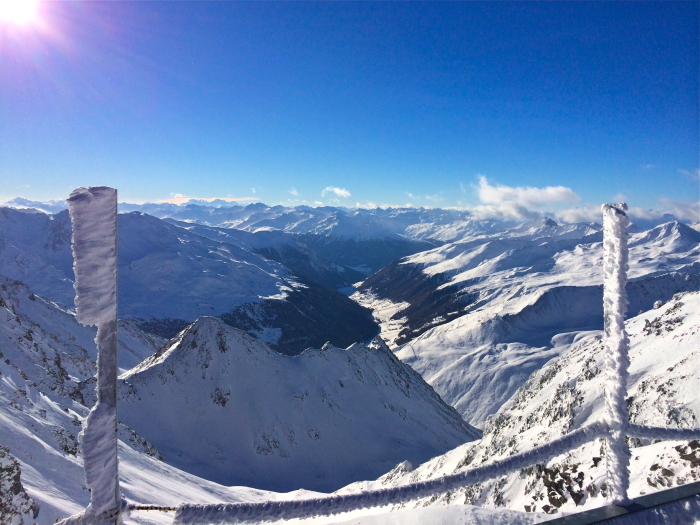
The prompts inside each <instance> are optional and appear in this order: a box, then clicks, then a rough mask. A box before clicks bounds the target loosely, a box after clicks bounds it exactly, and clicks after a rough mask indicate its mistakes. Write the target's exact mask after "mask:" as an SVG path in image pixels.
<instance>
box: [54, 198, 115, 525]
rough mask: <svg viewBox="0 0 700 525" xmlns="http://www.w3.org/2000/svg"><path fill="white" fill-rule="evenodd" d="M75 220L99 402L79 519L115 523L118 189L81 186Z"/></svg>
mask: <svg viewBox="0 0 700 525" xmlns="http://www.w3.org/2000/svg"><path fill="white" fill-rule="evenodd" d="M67 200H68V203H69V204H70V216H71V220H72V222H73V239H72V250H73V259H74V263H73V268H74V270H75V292H76V295H75V305H76V310H77V319H78V321H79V322H80V323H81V324H83V325H97V337H96V338H95V342H96V343H97V348H98V354H97V403H96V404H95V406H94V407H93V408H92V410H91V411H90V414H89V415H88V417H87V421H86V425H85V427H84V429H83V432H82V446H83V460H84V464H85V479H86V481H87V486H88V488H89V489H90V498H91V499H90V505H89V506H88V508H87V509H86V510H85V513H84V515H83V516H82V518H79V521H80V522H81V523H90V524H96V525H97V524H106V523H117V522H118V521H119V514H120V510H121V507H122V498H121V495H120V492H119V477H118V469H117V371H118V369H117V190H115V189H113V188H108V187H105V186H98V187H92V188H78V189H77V190H75V191H73V193H71V195H70V197H69V198H68V199H67Z"/></svg>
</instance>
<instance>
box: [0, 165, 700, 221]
mask: <svg viewBox="0 0 700 525" xmlns="http://www.w3.org/2000/svg"><path fill="white" fill-rule="evenodd" d="M461 190H462V193H463V194H464V196H465V197H466V198H465V201H458V206H445V205H443V206H436V204H443V203H444V204H447V203H446V202H445V197H443V196H442V195H441V194H436V195H423V196H421V195H420V194H417V193H411V192H408V191H407V192H405V195H407V196H408V197H409V198H410V201H409V202H404V203H396V202H393V203H386V202H380V201H375V200H374V199H371V198H370V199H366V200H364V202H363V201H361V200H356V201H355V205H354V208H357V209H369V210H372V209H377V208H381V209H385V210H386V209H389V208H421V207H422V208H426V209H432V208H443V209H454V210H459V211H463V212H468V213H469V214H470V215H471V216H472V217H473V218H474V219H482V220H488V219H503V220H534V219H539V218H543V217H552V218H555V219H557V220H558V221H559V222H566V223H574V222H600V221H601V220H602V216H601V212H600V205H601V204H602V203H590V202H583V199H582V198H581V197H580V196H579V195H578V194H577V193H576V192H575V191H574V190H573V189H571V188H569V187H567V186H545V187H539V188H538V187H533V186H508V185H505V184H499V183H497V182H495V181H493V180H489V179H488V178H487V177H486V176H484V175H479V176H478V182H476V183H475V184H473V185H471V186H467V185H464V184H463V185H461ZM288 192H289V194H291V195H292V196H293V197H294V199H293V200H292V199H290V200H289V201H288V202H287V203H286V204H284V203H279V205H281V206H288V207H294V206H298V205H308V206H313V207H317V206H344V207H346V208H352V207H353V206H352V204H350V203H347V204H344V203H343V201H341V199H349V198H351V197H352V196H353V193H352V192H351V191H350V190H348V189H347V188H341V187H336V186H326V187H325V188H323V190H321V198H322V199H323V201H319V200H313V201H307V200H305V199H303V197H302V192H301V191H299V190H298V189H297V188H295V187H292V188H291V189H290V190H288ZM469 197H471V199H469ZM474 198H475V199H474ZM470 200H471V202H472V203H470V202H469V201H470ZM254 201H259V202H262V199H258V198H257V197H230V196H228V197H211V198H195V197H187V196H184V195H182V194H179V193H172V194H170V198H169V199H165V200H160V201H157V202H158V203H162V204H172V205H188V204H199V205H204V206H206V205H209V206H214V207H220V206H232V205H243V206H245V205H246V204H248V203H249V202H254ZM474 201H476V203H475V204H473V202H474ZM608 201H609V202H613V201H614V202H617V201H626V202H627V203H628V204H629V205H630V208H629V212H628V213H629V215H630V217H631V218H632V220H637V221H640V220H641V221H658V220H661V219H664V217H666V218H668V217H669V216H673V217H675V218H676V219H678V220H681V221H683V222H691V223H697V222H700V202H699V201H698V200H695V201H678V200H673V199H669V198H666V197H663V196H662V197H659V198H658V201H657V204H656V205H655V206H654V207H652V208H642V207H639V206H634V204H635V203H634V202H633V201H630V200H628V199H626V197H625V196H624V195H621V194H618V195H615V196H613V197H611V198H610V199H608ZM346 202H347V201H346ZM572 204H573V205H574V206H572ZM2 205H5V206H11V207H15V208H31V207H35V208H38V209H41V210H42V211H46V212H48V213H56V212H58V211H60V210H61V209H65V208H66V207H67V206H66V205H65V203H64V201H59V200H55V201H47V202H39V201H33V200H29V199H26V198H23V197H17V198H14V199H12V200H9V201H7V202H6V203H4V204H2Z"/></svg>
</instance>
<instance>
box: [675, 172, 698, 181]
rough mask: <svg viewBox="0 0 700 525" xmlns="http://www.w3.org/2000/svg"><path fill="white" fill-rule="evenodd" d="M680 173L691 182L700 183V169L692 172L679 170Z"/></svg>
mask: <svg viewBox="0 0 700 525" xmlns="http://www.w3.org/2000/svg"><path fill="white" fill-rule="evenodd" d="M678 173H680V174H681V175H685V176H686V177H688V178H689V179H690V180H694V181H700V169H696V170H691V171H688V170H682V169H679V170H678Z"/></svg>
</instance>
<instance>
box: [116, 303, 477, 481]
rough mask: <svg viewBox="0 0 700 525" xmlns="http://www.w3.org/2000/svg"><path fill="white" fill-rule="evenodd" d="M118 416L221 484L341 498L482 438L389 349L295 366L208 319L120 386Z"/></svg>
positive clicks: (305, 360) (326, 352) (335, 352)
mask: <svg viewBox="0 0 700 525" xmlns="http://www.w3.org/2000/svg"><path fill="white" fill-rule="evenodd" d="M120 419H121V421H123V422H124V423H125V424H127V425H128V426H129V427H130V428H133V429H134V430H136V431H137V432H138V433H139V434H140V435H142V436H143V437H144V438H145V439H147V440H148V441H149V442H151V443H153V444H154V445H155V446H156V447H157V448H158V450H159V451H160V452H161V454H162V455H163V458H164V460H165V461H167V462H168V463H171V464H173V465H175V466H176V467H178V468H180V469H182V470H185V471H187V472H190V473H193V474H195V475H197V476H200V477H203V478H206V479H210V480H213V481H216V482H217V483H221V484H224V485H246V486H251V487H256V488H262V489H268V490H276V491H289V490H292V489H297V488H300V487H303V488H305V489H311V490H323V491H330V490H335V489H337V488H339V487H341V486H343V485H344V484H347V483H349V482H351V481H353V480H359V479H370V478H371V477H373V476H375V477H376V476H377V475H379V474H380V473H381V472H384V471H386V470H388V469H389V468H391V466H393V465H396V464H397V463H399V462H401V461H404V460H410V461H413V462H419V461H424V460H426V459H428V458H430V457H433V456H435V455H437V454H440V453H443V452H445V451H447V450H449V449H451V448H454V447H455V446H457V445H459V444H461V443H464V442H466V441H471V440H473V439H476V438H477V437H478V436H479V433H478V431H476V430H475V429H474V428H472V427H470V426H469V425H467V424H466V423H465V422H464V421H463V420H462V419H461V418H460V417H459V415H458V414H457V413H456V412H455V411H454V409H452V408H451V407H449V406H447V405H445V404H444V403H443V402H442V400H441V399H440V398H439V397H438V396H437V395H436V394H435V392H434V391H433V390H432V388H430V387H429V386H428V385H427V384H425V382H424V381H423V380H422V379H421V378H420V376H419V375H418V374H416V373H415V372H413V371H412V370H411V369H410V368H409V367H407V366H405V365H403V364H402V363H401V362H400V361H399V360H398V359H396V358H395V357H394V356H393V354H392V353H391V351H389V350H388V348H386V347H385V346H384V345H383V343H381V342H378V343H377V344H376V345H374V346H371V347H368V346H365V345H361V344H355V345H352V346H350V347H349V348H348V349H346V350H344V349H340V348H336V347H333V346H332V345H326V346H324V348H323V349H320V350H312V349H309V350H306V351H305V352H304V353H302V354H301V355H298V356H294V357H289V356H285V355H282V354H279V353H277V352H274V351H273V350H271V349H270V348H268V347H267V346H266V345H265V344H264V343H261V342H260V341H258V340H256V339H253V338H251V337H250V336H248V335H247V334H245V333H244V332H241V331H239V330H236V329H234V328H231V327H230V326H228V325H226V324H225V323H223V322H222V321H221V320H219V319H217V318H213V317H208V318H207V317H205V318H200V319H199V320H198V321H197V322H196V323H194V324H192V325H191V326H190V327H189V328H188V329H187V330H185V331H183V332H182V333H181V334H180V335H179V336H178V337H177V338H176V339H174V340H173V341H171V342H170V344H169V346H167V347H164V348H163V349H161V351H160V352H159V353H158V354H156V355H154V356H153V357H152V358H149V359H147V360H146V361H144V362H143V363H142V364H141V365H139V366H138V367H136V368H135V369H133V370H131V371H130V372H129V373H128V374H126V375H124V376H122V377H121V379H120Z"/></svg>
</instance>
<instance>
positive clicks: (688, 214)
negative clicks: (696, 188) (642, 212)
mask: <svg viewBox="0 0 700 525" xmlns="http://www.w3.org/2000/svg"><path fill="white" fill-rule="evenodd" d="M661 205H662V206H663V210H664V213H670V214H672V215H674V216H675V217H676V218H678V219H680V220H682V221H691V222H700V202H698V201H694V202H693V201H691V202H686V201H674V200H672V199H666V198H664V197H662V198H661Z"/></svg>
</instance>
